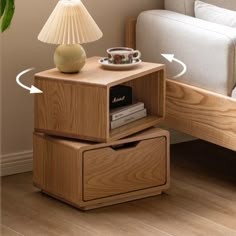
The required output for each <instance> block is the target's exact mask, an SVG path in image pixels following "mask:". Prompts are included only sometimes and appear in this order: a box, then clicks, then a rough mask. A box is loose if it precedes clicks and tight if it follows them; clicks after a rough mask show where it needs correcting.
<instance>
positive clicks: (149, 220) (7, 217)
mask: <svg viewBox="0 0 236 236" xmlns="http://www.w3.org/2000/svg"><path fill="white" fill-rule="evenodd" d="M171 177H172V181H171V189H170V190H168V191H167V192H166V193H165V194H163V195H161V196H157V197H152V198H147V199H143V200H139V201H134V202H130V203H125V204H120V205H116V206H112V207H106V208H102V209H98V210H92V211H89V212H81V211H78V210H77V209H75V208H73V207H70V206H68V205H66V204H64V203H61V202H59V201H57V200H54V199H53V198H50V197H48V196H46V195H44V194H41V193H40V192H39V191H38V190H37V189H36V188H34V187H32V173H25V174H19V175H14V176H9V177H4V178H3V179H2V235H4V236H5V235H7V236H11V235H13V236H14V235H30V236H31V235H32V236H37V235H42V236H44V235H50V236H53V235H76V236H77V235H78V236H80V235H81V236H87V235H88V236H90V235H93V236H94V235H95V236H110V235H111V236H113V235H114V236H116V235H121V236H125V235H129V236H131V235H133V236H139V235H141V236H149V235H155V236H159V235H163V236H168V235H169V236H170V235H175V236H191V235H197V236H200V235H204V236H218V235H221V236H231V235H234V236H236V155H235V152H232V151H228V150H225V149H222V148H218V147H216V146H214V145H212V144H208V143H205V142H202V141H193V142H190V143H184V144H178V145H174V146H172V148H171Z"/></svg>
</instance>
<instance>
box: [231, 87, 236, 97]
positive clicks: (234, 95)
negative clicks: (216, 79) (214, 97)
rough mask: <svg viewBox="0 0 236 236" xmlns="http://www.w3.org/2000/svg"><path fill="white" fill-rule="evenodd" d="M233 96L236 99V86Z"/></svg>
mask: <svg viewBox="0 0 236 236" xmlns="http://www.w3.org/2000/svg"><path fill="white" fill-rule="evenodd" d="M232 98H235V99H236V87H235V88H234V90H233V92H232Z"/></svg>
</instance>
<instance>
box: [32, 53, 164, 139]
mask: <svg viewBox="0 0 236 236" xmlns="http://www.w3.org/2000/svg"><path fill="white" fill-rule="evenodd" d="M98 59H99V58H98V57H94V58H91V59H88V61H87V64H86V66H87V67H86V68H85V69H83V71H82V72H81V73H79V74H63V73H60V72H58V71H57V70H55V69H52V70H48V71H44V72H41V73H38V74H36V75H35V86H36V87H38V88H39V89H41V90H42V91H43V93H42V94H36V95H35V130H36V131H38V132H43V133H47V134H51V135H58V136H63V137H72V138H77V139H84V140H89V141H95V142H108V141H111V140H116V139H119V138H123V137H126V136H128V135H131V134H133V133H135V132H139V131H141V130H143V129H145V128H149V127H151V126H153V125H155V124H157V123H159V122H160V121H161V120H162V119H163V117H164V113H165V111H164V107H165V96H164V91H165V66H163V65H160V64H154V63H144V62H143V63H141V65H140V66H139V67H137V68H135V69H133V70H126V71H108V70H104V69H102V68H101V67H100V66H99V64H98V62H97V60H98ZM130 81H131V82H130ZM117 84H130V85H131V86H132V87H133V94H134V101H137V100H140V101H142V102H146V103H147V107H148V109H149V110H150V111H149V110H148V114H149V115H152V117H154V116H156V119H152V121H151V122H146V121H147V120H146V119H141V121H139V122H135V123H133V124H127V125H124V126H123V129H122V128H121V129H116V130H112V131H110V127H109V126H110V121H109V91H110V87H112V86H114V85H117ZM134 124H135V125H134Z"/></svg>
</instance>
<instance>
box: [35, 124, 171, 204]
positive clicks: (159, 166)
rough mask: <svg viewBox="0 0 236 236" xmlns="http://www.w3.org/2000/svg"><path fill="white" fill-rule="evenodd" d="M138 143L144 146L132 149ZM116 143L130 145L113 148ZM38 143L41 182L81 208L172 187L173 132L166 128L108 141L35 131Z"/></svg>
mask: <svg viewBox="0 0 236 236" xmlns="http://www.w3.org/2000/svg"><path fill="white" fill-rule="evenodd" d="M133 142H138V145H137V146H133V147H129V148H126V144H127V143H133ZM113 145H115V146H117V145H125V147H123V148H124V149H119V150H116V151H110V150H111V146H113ZM34 147H36V148H35V149H34V163H35V164H34V173H35V176H34V184H35V186H38V187H39V188H40V189H42V190H43V191H44V192H45V193H47V194H50V195H52V196H53V197H56V198H58V199H60V200H63V201H65V202H67V203H70V204H71V205H73V206H76V207H78V208H81V209H91V208H96V207H100V206H105V205H111V204H115V203H120V202H123V201H130V200H134V199H138V198H141V197H147V196H153V195H156V194H160V192H161V191H162V190H165V189H167V188H168V187H169V182H170V170H169V165H170V163H169V134H168V132H167V131H164V130H160V129H157V128H151V129H149V130H147V131H145V132H143V133H142V132H141V133H139V134H137V135H134V136H132V137H129V138H126V139H123V140H118V141H115V142H112V143H103V144H92V143H85V142H82V143H80V142H75V141H74V140H63V139H60V138H56V137H51V136H47V135H43V134H37V133H35V134H34ZM114 175H115V178H116V180H115V181H114ZM93 177H95V178H94V179H93ZM100 181H101V183H99V182H100ZM111 181H113V182H111ZM139 181H141V182H139ZM94 182H96V184H95V185H96V186H94ZM116 189H118V191H117V190H116ZM102 192H103V193H102ZM104 194H105V195H104ZM94 196H95V197H94Z"/></svg>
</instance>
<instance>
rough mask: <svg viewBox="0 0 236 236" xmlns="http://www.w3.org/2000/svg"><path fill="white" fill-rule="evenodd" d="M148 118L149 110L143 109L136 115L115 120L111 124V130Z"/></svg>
mask: <svg viewBox="0 0 236 236" xmlns="http://www.w3.org/2000/svg"><path fill="white" fill-rule="evenodd" d="M145 116H147V109H143V110H141V111H137V112H135V113H132V114H130V115H128V116H124V117H122V118H120V119H118V120H113V121H111V122H110V127H111V129H115V128H118V127H120V126H123V125H126V124H128V123H131V122H133V121H136V120H139V119H141V118H143V117H145Z"/></svg>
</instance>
